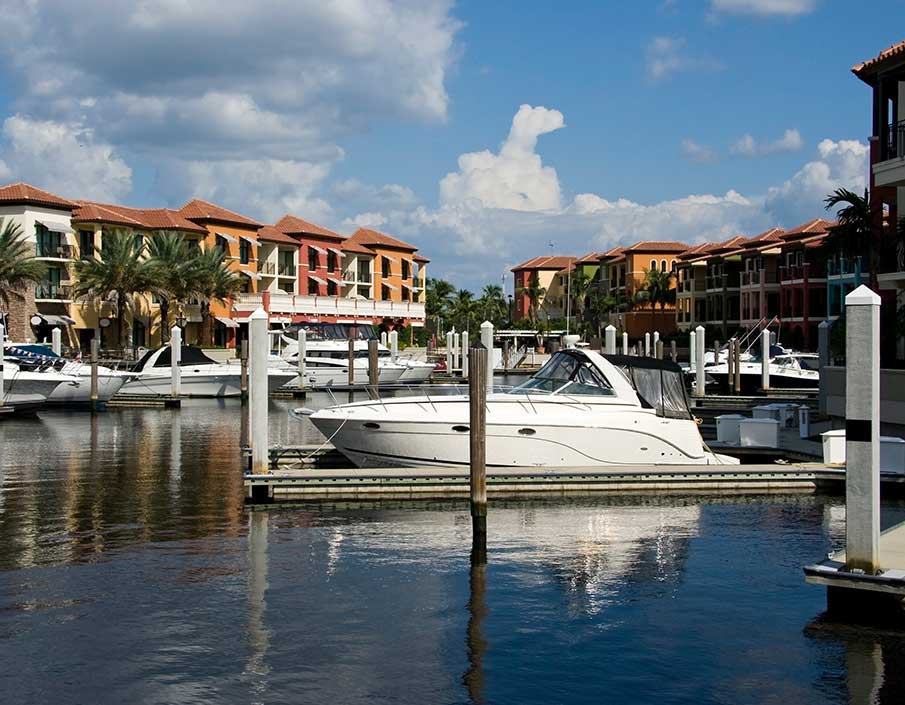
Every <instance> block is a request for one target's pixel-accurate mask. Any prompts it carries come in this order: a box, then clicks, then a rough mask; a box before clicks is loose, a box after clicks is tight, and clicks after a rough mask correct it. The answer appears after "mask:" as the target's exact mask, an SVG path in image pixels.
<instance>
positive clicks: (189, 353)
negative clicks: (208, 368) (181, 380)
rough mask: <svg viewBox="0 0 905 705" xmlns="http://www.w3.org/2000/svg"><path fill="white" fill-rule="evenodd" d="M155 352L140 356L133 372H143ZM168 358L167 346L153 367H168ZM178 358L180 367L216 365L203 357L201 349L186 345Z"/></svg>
mask: <svg viewBox="0 0 905 705" xmlns="http://www.w3.org/2000/svg"><path fill="white" fill-rule="evenodd" d="M158 350H159V348H158ZM156 352H157V350H148V352H146V353H145V354H144V356H142V358H141V359H140V360H139V361H138V362H137V363H136V365H135V367H134V368H133V371H134V372H141V371H142V370H144V369H145V367H146V366H147V364H148V362H149V361H150V360H151V357H152V356H153V355H154V353H156ZM170 356H171V354H170V348H169V346H167V347H166V348H164V349H163V350H162V351H161V353H160V357H158V358H157V360H156V361H155V362H154V367H169V366H170ZM179 357H180V360H179V366H180V367H183V366H190V365H216V364H217V363H216V361H214V360H212V359H211V358H209V357H208V356H207V355H205V354H204V353H203V352H202V351H201V348H193V347H191V346H188V345H184V346H183V347H182V350H181V352H180V355H179Z"/></svg>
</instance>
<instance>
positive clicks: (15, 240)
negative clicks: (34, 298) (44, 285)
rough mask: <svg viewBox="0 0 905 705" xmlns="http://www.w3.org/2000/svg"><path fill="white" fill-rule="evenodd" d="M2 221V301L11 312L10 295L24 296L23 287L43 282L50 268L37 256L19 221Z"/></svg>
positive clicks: (0, 287)
mask: <svg viewBox="0 0 905 705" xmlns="http://www.w3.org/2000/svg"><path fill="white" fill-rule="evenodd" d="M0 223H3V225H2V228H0V301H2V302H3V307H4V309H5V310H6V311H7V312H8V311H9V308H10V296H16V297H17V298H21V299H24V298H25V297H24V294H23V290H24V289H25V288H26V287H27V286H28V285H29V284H32V283H34V284H39V283H40V282H41V279H42V278H43V277H44V273H45V272H46V271H47V268H46V266H45V265H44V263H43V262H41V261H40V260H37V259H35V257H34V252H35V249H34V244H33V243H31V242H28V241H27V240H26V239H25V236H24V234H23V233H22V227H21V226H20V225H19V224H18V223H15V222H13V221H12V220H7V221H5V222H3V221H0Z"/></svg>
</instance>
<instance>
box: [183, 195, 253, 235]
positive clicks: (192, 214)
mask: <svg viewBox="0 0 905 705" xmlns="http://www.w3.org/2000/svg"><path fill="white" fill-rule="evenodd" d="M179 212H180V213H181V214H182V216H183V217H185V218H188V219H189V220H202V221H203V220H214V221H217V222H219V223H228V224H230V225H247V226H249V227H252V228H255V229H257V228H260V227H262V226H261V224H260V223H258V222H257V221H254V220H252V219H251V218H246V217H245V216H244V215H240V214H239V213H236V212H234V211H231V210H227V209H226V208H222V207H220V206H217V205H215V204H213V203H208V202H207V201H202V200H201V199H198V198H196V199H194V200H191V201H189V202H188V203H186V204H185V205H184V206H183V207H182V208H180V209H179Z"/></svg>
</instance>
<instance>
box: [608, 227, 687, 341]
mask: <svg viewBox="0 0 905 705" xmlns="http://www.w3.org/2000/svg"><path fill="white" fill-rule="evenodd" d="M687 249H688V243H684V242H676V241H673V240H642V241H641V242H636V243H635V244H634V245H631V246H630V247H626V248H624V249H623V251H622V252H621V253H620V254H618V255H616V256H615V257H613V258H612V259H611V260H610V264H611V266H612V265H615V266H616V267H617V268H618V270H619V271H620V273H621V272H622V271H624V273H625V280H624V283H623V284H622V286H620V287H619V290H618V291H619V293H620V294H622V295H623V296H624V297H625V300H626V302H627V310H626V311H625V312H624V313H620V314H619V322H620V323H621V326H619V327H620V328H621V329H622V330H624V331H625V332H627V333H628V334H629V337H630V338H640V337H642V336H643V335H644V334H645V333H648V332H650V331H659V332H660V335H663V336H666V335H670V334H672V333H674V332H675V330H676V312H675V304H674V303H672V302H667V303H665V304H662V305H661V304H657V305H656V306H654V305H652V304H650V303H649V302H647V301H646V300H644V299H643V298H640V297H638V294H639V292H641V291H643V289H644V280H645V276H646V273H647V272H648V271H650V270H659V271H661V272H670V273H671V272H673V268H674V263H675V261H676V257H677V256H678V255H680V254H681V253H682V252H684V251H685V250H687ZM623 259H624V262H623V261H622V260H623ZM620 281H621V279H620ZM675 286H676V281H675V277H673V278H672V279H671V280H670V288H671V289H675Z"/></svg>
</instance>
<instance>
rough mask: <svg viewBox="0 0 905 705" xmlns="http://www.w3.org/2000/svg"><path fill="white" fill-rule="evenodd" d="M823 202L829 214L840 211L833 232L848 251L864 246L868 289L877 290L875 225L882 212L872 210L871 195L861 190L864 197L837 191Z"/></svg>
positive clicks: (846, 191) (877, 245)
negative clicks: (829, 211)
mask: <svg viewBox="0 0 905 705" xmlns="http://www.w3.org/2000/svg"><path fill="white" fill-rule="evenodd" d="M823 202H824V203H825V204H826V209H827V210H831V209H833V208H836V207H840V206H841V207H840V208H839V210H838V211H836V220H838V221H839V227H838V228H836V229H835V230H836V234H837V235H838V236H842V237H843V238H844V239H845V242H846V243H847V244H848V245H849V249H852V250H858V249H859V248H861V247H863V246H864V245H866V246H867V253H868V255H867V256H868V266H869V269H870V286H871V288H872V289H874V290H876V289H877V271H878V269H879V262H878V261H877V253H878V252H879V249H880V248H879V243H878V242H877V238H878V236H879V234H880V233H879V232H878V228H877V227H875V223H877V222H882V217H883V214H882V211H879V210H878V209H877V208H871V205H870V194H869V193H868V191H867V189H864V196H859V195H858V194H857V193H855V192H854V191H849V190H848V189H844V188H838V189H836V190H835V191H833V193H832V194H830V195H829V196H827V197H826V198H825V199H824V200H823Z"/></svg>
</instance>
